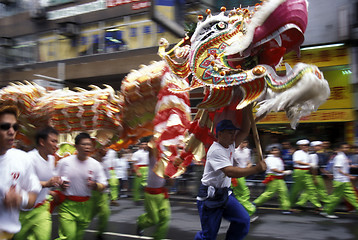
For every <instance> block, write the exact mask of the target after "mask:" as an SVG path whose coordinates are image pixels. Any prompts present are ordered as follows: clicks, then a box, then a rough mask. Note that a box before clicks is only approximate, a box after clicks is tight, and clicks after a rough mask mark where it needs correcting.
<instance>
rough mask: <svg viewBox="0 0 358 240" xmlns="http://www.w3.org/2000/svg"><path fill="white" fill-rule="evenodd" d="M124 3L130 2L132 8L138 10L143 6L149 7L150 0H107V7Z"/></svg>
mask: <svg viewBox="0 0 358 240" xmlns="http://www.w3.org/2000/svg"><path fill="white" fill-rule="evenodd" d="M124 4H132V10H139V9H143V8H149V7H150V6H151V1H141V0H107V7H109V8H110V7H116V6H121V5H124Z"/></svg>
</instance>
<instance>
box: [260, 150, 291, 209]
mask: <svg viewBox="0 0 358 240" xmlns="http://www.w3.org/2000/svg"><path fill="white" fill-rule="evenodd" d="M265 162H266V165H267V170H266V178H265V180H264V181H263V183H265V184H266V189H265V192H263V193H262V194H261V195H260V196H259V197H258V198H256V199H255V201H254V203H255V204H256V206H261V205H262V204H264V203H265V202H266V201H267V200H269V199H270V198H272V197H273V196H274V195H275V194H276V193H277V194H278V198H279V199H280V202H281V209H282V210H283V212H282V213H283V214H290V213H291V211H290V208H291V203H290V200H289V198H288V190H287V186H286V182H285V180H284V177H285V176H286V175H290V174H291V173H292V170H285V166H284V163H283V161H282V159H281V158H280V149H279V148H278V147H275V146H273V147H271V149H270V154H269V155H268V156H267V158H266V159H265Z"/></svg>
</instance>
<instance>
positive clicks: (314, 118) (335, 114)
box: [258, 109, 354, 124]
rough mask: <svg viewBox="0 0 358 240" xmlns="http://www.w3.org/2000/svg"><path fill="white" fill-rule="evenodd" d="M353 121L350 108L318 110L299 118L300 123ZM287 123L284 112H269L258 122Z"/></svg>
mask: <svg viewBox="0 0 358 240" xmlns="http://www.w3.org/2000/svg"><path fill="white" fill-rule="evenodd" d="M349 121H354V113H353V110H352V109H331V110H318V111H317V112H313V113H311V115H309V116H307V117H303V118H301V120H300V122H301V123H312V122H349ZM280 123H289V120H288V118H287V117H286V113H285V112H277V113H270V114H268V115H267V116H266V117H265V118H264V119H262V120H261V121H260V122H258V124H280Z"/></svg>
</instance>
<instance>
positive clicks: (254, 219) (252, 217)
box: [250, 215, 259, 223]
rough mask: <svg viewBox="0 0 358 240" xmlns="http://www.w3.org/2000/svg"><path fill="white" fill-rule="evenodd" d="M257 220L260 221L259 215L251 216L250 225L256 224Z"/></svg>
mask: <svg viewBox="0 0 358 240" xmlns="http://www.w3.org/2000/svg"><path fill="white" fill-rule="evenodd" d="M257 219H259V216H257V215H253V216H250V223H253V222H255V221H256V220H257Z"/></svg>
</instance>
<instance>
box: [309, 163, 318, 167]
mask: <svg viewBox="0 0 358 240" xmlns="http://www.w3.org/2000/svg"><path fill="white" fill-rule="evenodd" d="M310 167H311V168H318V166H317V164H315V163H310Z"/></svg>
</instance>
